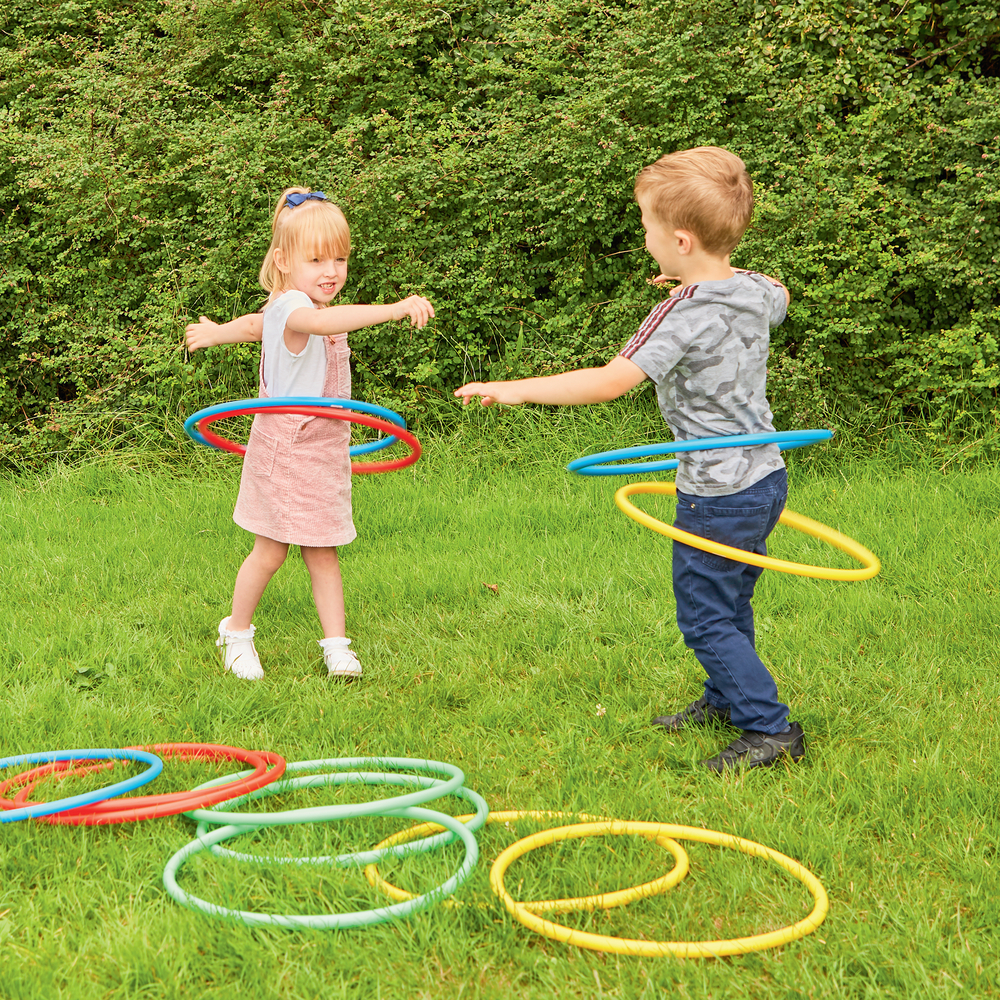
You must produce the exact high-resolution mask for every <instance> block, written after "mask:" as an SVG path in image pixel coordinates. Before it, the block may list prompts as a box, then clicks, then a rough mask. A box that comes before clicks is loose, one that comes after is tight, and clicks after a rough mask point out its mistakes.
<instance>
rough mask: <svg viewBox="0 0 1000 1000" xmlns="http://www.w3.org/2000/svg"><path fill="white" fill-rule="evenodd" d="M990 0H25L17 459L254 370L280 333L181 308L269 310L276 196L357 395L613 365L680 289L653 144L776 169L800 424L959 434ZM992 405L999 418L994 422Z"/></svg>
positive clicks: (752, 252)
mask: <svg viewBox="0 0 1000 1000" xmlns="http://www.w3.org/2000/svg"><path fill="white" fill-rule="evenodd" d="M994 7H995V5H994V3H993V2H992V0H974V2H971V3H969V2H966V3H959V2H958V0H949V2H947V3H923V4H917V5H911V4H910V3H904V4H903V5H895V4H876V3H868V2H865V0H859V2H854V3H849V2H842V0H833V2H813V0H809V2H788V3H751V2H748V0H738V2H736V3H734V4H729V5H718V4H712V5H708V4H703V3H701V2H698V0H678V2H676V3H671V4H664V3H657V2H653V0H648V2H647V0H636V2H629V0H612V2H608V3H604V4H595V3H592V2H588V0H553V2H549V3H545V4H542V3H537V2H536V3H530V2H508V3H502V2H497V3H492V4H490V3H465V4H450V5H436V4H432V3H421V2H416V0H403V2H400V0H393V2H389V3H387V2H385V0H381V2H376V0H370V2H366V0H324V2H322V3H319V2H315V0H295V2H293V0H186V2H181V0H135V2H133V3H126V2H115V0H79V2H65V3H59V2H55V0H7V2H6V4H5V5H4V8H3V10H2V11H0V220H2V230H0V232H2V243H0V321H2V322H3V325H4V328H5V330H6V336H5V337H4V338H3V342H2V346H0V368H2V384H0V456H3V457H4V458H5V459H6V460H7V461H8V462H16V463H18V464H27V463H32V462H35V461H40V460H44V458H45V456H47V455H51V454H52V453H54V452H60V451H61V452H78V451H84V450H86V449H89V448H93V447H95V446H99V445H102V446H103V445H106V444H108V443H110V442H115V441H126V442H133V443H134V442H135V441H137V440H143V441H151V442H156V443H161V444H162V443H164V442H165V441H167V440H169V439H170V438H171V437H173V438H175V439H176V436H177V434H178V430H179V425H178V419H179V418H180V417H183V416H184V415H186V414H187V413H189V412H191V411H192V410H193V409H196V408H198V407H200V406H202V405H206V404H208V403H209V402H215V401H219V400H221V399H226V398H230V397H231V396H232V395H234V394H245V393H247V392H253V391H254V390H253V385H254V381H255V367H254V366H255V362H254V356H255V351H254V350H253V349H252V348H249V347H241V348H227V349H222V348H220V349H214V350H212V351H209V352H207V353H202V354H199V355H196V356H194V357H191V358H188V357H187V356H186V354H185V352H184V350H183V346H182V335H183V327H184V324H185V323H186V322H187V321H188V320H189V319H191V318H192V317H195V316H197V314H198V313H200V312H206V313H208V314H209V315H212V316H215V317H218V318H228V317H230V316H231V315H233V314H236V313H240V312H243V311H247V310H250V309H254V308H257V307H258V306H259V304H260V302H261V295H260V291H259V289H258V288H257V287H256V273H257V269H258V267H259V263H260V259H261V257H262V255H263V252H264V249H265V248H266V245H267V239H268V229H269V223H268V220H269V216H270V212H271V209H272V206H273V202H274V198H275V197H276V194H277V193H278V192H280V190H281V189H282V188H283V187H285V186H288V185H290V184H308V185H310V186H312V187H315V188H322V189H324V190H325V191H326V192H327V193H328V194H330V195H331V196H332V197H334V198H336V199H337V200H338V201H339V202H340V203H341V204H342V205H343V207H344V209H345V211H346V213H347V215H348V219H349V220H350V222H351V225H352V231H353V235H354V239H355V245H356V250H355V253H354V255H353V256H352V259H351V270H350V275H349V281H348V289H347V293H346V295H347V300H350V299H354V300H356V301H368V302H373V301H383V300H387V299H392V298H397V297H400V296H403V295H407V294H410V293H413V292H420V293H422V294H425V295H428V296H429V297H430V298H431V299H432V300H433V301H434V303H435V306H436V308H437V311H438V319H437V321H436V322H435V323H434V324H433V325H432V326H431V327H429V328H427V329H426V330H425V331H422V332H414V331H411V330H410V329H409V328H408V327H405V326H404V325H386V326H382V327H376V328H372V329H370V330H365V331H360V332H358V333H357V334H355V335H353V336H352V344H353V347H354V351H355V386H356V391H355V395H357V396H361V397H367V398H372V399H378V400H381V401H383V402H388V403H389V404H390V405H395V406H397V407H399V408H402V409H403V410H404V411H405V412H406V413H407V414H408V415H410V416H413V415H415V414H418V413H419V411H420V410H421V407H422V406H426V404H427V402H428V400H431V399H438V398H446V393H447V391H448V389H449V388H452V387H454V386H455V385H457V384H459V383H460V382H461V381H463V380H466V379H467V378H470V377H473V376H480V375H484V376H485V375H489V374H490V373H493V374H494V375H496V374H506V373H508V372H518V373H519V372H546V371H554V370H558V369H560V368H562V367H564V366H566V365H567V364H580V363H583V364H598V363H602V362H603V361H604V360H606V359H608V358H609V357H610V356H612V355H613V353H614V351H615V349H616V348H617V346H618V345H620V344H621V343H622V342H624V341H625V340H626V339H627V338H628V337H629V336H630V335H631V333H632V332H633V331H634V329H635V327H636V325H637V323H638V322H639V321H640V320H641V318H642V316H643V315H644V314H645V312H646V311H647V310H648V309H649V308H650V307H651V306H652V304H653V303H654V301H655V300H656V298H657V297H658V296H659V295H661V294H662V292H660V291H657V290H654V289H652V288H651V287H650V286H649V285H648V283H647V280H646V279H647V278H648V277H649V276H650V275H651V274H652V273H653V271H654V265H653V263H652V261H651V259H650V258H649V257H648V255H647V254H646V253H645V250H644V249H643V241H642V233H641V226H640V224H639V213H638V210H637V208H636V207H635V205H634V203H633V202H632V198H631V189H632V181H633V179H634V176H635V173H636V172H637V171H638V169H639V168H640V167H642V166H643V165H644V164H646V163H648V162H649V161H651V160H652V159H654V158H655V157H657V156H658V155H660V154H661V153H662V152H664V151H669V150H672V149H676V148H681V147H686V146H692V145H697V144H702V143H713V144H718V145H723V146H726V147H727V148H729V149H732V150H733V151H735V152H737V153H739V154H740V155H741V156H743V157H744V159H745V160H746V161H747V163H748V165H749V167H750V170H751V173H752V175H753V176H754V178H755V182H756V184H757V189H758V212H757V216H756V220H755V224H754V227H753V228H752V230H751V231H750V232H749V233H748V234H747V236H746V238H745V240H744V242H743V243H742V244H741V246H740V247H739V248H738V250H737V253H736V255H735V257H734V263H738V264H740V265H743V266H750V267H758V268H761V269H764V270H767V271H768V272H769V273H772V274H775V275H777V276H779V277H781V278H782V279H783V280H784V281H785V282H786V283H787V284H788V285H789V287H790V288H791V290H792V294H793V304H792V308H791V310H790V314H789V319H788V321H787V322H786V323H785V324H784V325H783V326H782V327H781V328H780V329H779V331H777V336H776V339H775V350H774V355H773V361H772V376H771V388H770V395H771V397H772V401H773V404H774V408H775V410H776V414H777V417H778V419H779V421H780V422H781V425H782V426H801V425H808V424H812V423H816V422H822V421H823V420H825V419H830V414H831V411H835V412H836V413H837V414H839V415H841V417H842V418H849V417H850V415H851V413H852V412H854V411H866V412H872V411H877V412H878V413H880V414H881V415H882V418H883V420H884V421H888V420H895V419H898V418H900V417H904V416H905V417H910V418H912V417H913V416H914V415H917V416H920V415H923V418H924V419H925V421H926V423H927V426H928V427H929V428H931V430H932V431H934V430H937V431H940V432H942V433H944V432H947V431H949V430H952V429H954V426H955V421H956V419H958V418H959V416H960V415H961V414H962V413H963V412H964V413H971V414H973V416H972V417H966V419H981V417H982V414H988V413H989V412H990V411H991V410H993V408H994V407H995V405H996V404H995V399H996V390H997V386H998V384H1000V368H998V348H997V341H998V339H1000V295H998V290H997V284H996V281H997V274H998V267H997V256H998V249H1000V210H998V199H1000V184H998V168H997V157H998V155H1000V148H998V147H1000V138H998V137H1000V84H998V71H1000V59H998V54H997V39H998V37H1000V27H998V19H997V14H996V11H995V9H994ZM977 415H978V416H977Z"/></svg>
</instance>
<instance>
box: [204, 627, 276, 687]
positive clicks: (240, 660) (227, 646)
mask: <svg viewBox="0 0 1000 1000" xmlns="http://www.w3.org/2000/svg"><path fill="white" fill-rule="evenodd" d="M228 624H229V619H228V618H223V619H222V621H221V622H219V638H218V639H216V641H215V644H216V646H221V647H222V651H223V654H224V656H225V658H226V670H231V671H232V672H233V673H234V674H236V676H237V677H239V678H241V679H242V680H245V681H259V680H260V679H261V677H263V676H264V669H263V667H261V665H260V657H259V656H258V655H257V650H256V648H255V647H254V644H253V634H254V632H255V631H256V629H255V628H254V626H253V625H251V626H250V628H248V629H245V630H244V631H242V632H230V631H229V629H228V628H226V626H227V625H228Z"/></svg>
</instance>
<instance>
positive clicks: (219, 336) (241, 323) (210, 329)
mask: <svg viewBox="0 0 1000 1000" xmlns="http://www.w3.org/2000/svg"><path fill="white" fill-rule="evenodd" d="M184 334H185V336H186V337H187V346H188V350H189V351H197V350H198V349H199V348H201V347H217V346H218V345H219V344H248V343H258V342H259V341H260V339H261V337H262V336H263V335H264V317H263V315H262V314H261V313H248V314H247V315H246V316H238V317H237V318H236V319H232V320H230V321H229V322H228V323H214V322H213V321H212V320H210V319H209V318H208V317H207V316H199V317H198V322H197V323H188V325H187V327H186V328H185V330H184Z"/></svg>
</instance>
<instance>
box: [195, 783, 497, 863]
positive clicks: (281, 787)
mask: <svg viewBox="0 0 1000 1000" xmlns="http://www.w3.org/2000/svg"><path fill="white" fill-rule="evenodd" d="M317 777H319V778H323V779H325V780H324V782H323V783H324V784H328V785H343V784H354V783H357V782H361V783H364V784H366V785H374V784H392V785H419V786H420V787H421V788H432V787H440V786H443V785H444V784H445V783H444V782H443V781H439V780H438V779H437V778H428V777H424V776H423V775H418V774H385V773H383V772H377V773H373V772H371V771H352V772H351V773H349V774H323V775H310V776H309V777H306V778H293V779H292V780H291V781H280V782H275V783H274V784H272V785H268V786H265V787H268V788H272V789H273V791H272V792H271V794H272V795H277V794H278V793H280V792H283V791H290V790H291V789H294V788H302V787H313V786H315V785H316V781H315V779H316V778H317ZM224 779H225V780H226V781H232V780H233V776H232V775H225V776H224ZM218 781H219V779H213V780H212V781H211V782H207V783H206V785H202V786H201V788H204V787H207V786H208V785H215V784H217V783H218ZM201 788H199V789H198V790H199V791H200V790H201ZM451 794H452V795H454V796H457V797H458V798H462V799H465V800H466V801H467V802H471V803H472V805H474V806H475V807H476V814H475V816H473V817H472V818H471V819H470V820H469V822H468V824H467V825H466V829H468V830H472V831H476V830H478V829H479V828H480V827H481V826H483V824H484V823H485V822H486V819H487V817H488V816H489V812H490V810H489V806H488V805H487V804H486V800H485V799H484V798H483V797H482V796H481V795H478V794H477V793H476V792H474V791H472V790H471V789H469V788H465V787H464V786H460V787H459V788H456V789H454V790H453V791H452V792H451ZM386 801H388V802H389V803H392V802H393V801H394V800H393V799H388V800H386ZM263 815H265V816H270V815H275V814H273V813H264V814H263ZM379 815H382V816H397V815H402V813H399V812H398V811H397V810H396V809H389V810H387V811H385V812H382V813H379ZM269 825H270V824H268V823H262V824H261V825H260V826H255V827H253V828H252V829H255V830H257V829H260V828H261V827H263V826H269ZM207 832H208V823H206V822H205V821H204V820H202V821H201V822H200V823H199V824H198V830H197V833H196V836H197V837H199V838H201V839H204V837H205V834H206V833H207ZM456 839H457V838H456V835H455V834H454V833H452V832H451V831H450V830H446V831H445V832H444V833H439V834H437V835H436V836H434V837H426V838H425V839H423V840H418V841H415V842H413V843H408V844H399V845H396V846H393V847H383V848H381V849H380V850H371V851H358V852H356V853H353V854H337V855H320V856H316V857H311V858H277V857H266V856H264V855H260V854H243V853H241V852H238V851H230V850H229V849H228V848H226V847H220V846H219V845H218V844H213V845H212V847H211V851H212V853H213V854H214V855H215V856H216V857H218V858H232V859H233V860H235V861H256V862H260V863H264V862H267V863H270V864H278V865H329V864H335V865H340V866H341V867H342V868H346V867H347V866H348V865H358V866H360V865H370V864H374V863H375V862H377V861H378V860H379V859H381V858H385V857H395V858H405V857H407V856H408V855H411V854H422V853H423V852H424V851H431V850H434V849H435V848H437V847H443V846H444V845H445V844H451V843H453V842H454V841H455V840H456Z"/></svg>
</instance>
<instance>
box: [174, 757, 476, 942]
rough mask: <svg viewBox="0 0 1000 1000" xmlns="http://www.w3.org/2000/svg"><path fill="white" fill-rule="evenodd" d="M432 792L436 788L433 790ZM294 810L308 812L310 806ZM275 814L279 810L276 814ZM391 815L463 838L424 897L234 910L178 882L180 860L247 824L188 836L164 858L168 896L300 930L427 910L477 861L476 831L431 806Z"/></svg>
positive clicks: (243, 919)
mask: <svg viewBox="0 0 1000 1000" xmlns="http://www.w3.org/2000/svg"><path fill="white" fill-rule="evenodd" d="M383 759H385V758H383ZM432 791H435V790H433V789H432ZM390 801H392V800H390ZM199 811H200V810H199ZM298 811H300V812H308V811H309V810H298ZM273 815H281V814H280V813H275V814H273ZM392 815H393V816H401V817H404V818H407V819H419V820H425V821H429V822H432V823H437V824H439V825H440V826H443V827H445V828H446V829H448V830H450V831H451V832H452V833H455V834H457V835H458V836H459V837H460V838H461V840H462V843H463V844H464V845H465V858H464V859H463V861H462V864H461V866H460V867H459V869H458V871H457V872H456V873H455V874H454V875H452V877H451V878H450V879H448V881H447V882H444V883H443V884H441V885H440V886H438V887H437V888H436V889H432V890H431V891H430V892H425V893H424V894H423V895H422V896H417V897H415V898H414V899H411V900H408V901H407V902H405V903H396V904H395V905H393V906H383V907H379V908H378V909H374V910H355V911H353V912H351V913H326V914H322V915H319V914H315V915H310V914H289V915H283V914H280V913H255V912H253V911H252V910H232V909H229V908H227V907H225V906H217V905H216V904H215V903H209V902H208V901H207V900H204V899H200V898H199V897H197V896H192V895H191V894H190V893H187V892H185V891H184V890H183V889H182V888H181V887H180V886H179V885H178V884H177V872H178V871H179V870H180V867H181V865H183V864H184V862H185V861H186V860H187V859H188V858H189V857H191V856H192V855H193V854H198V853H200V852H201V851H204V850H207V849H208V848H210V847H212V846H213V845H214V844H218V843H220V842H222V841H224V840H229V839H230V838H232V837H238V836H240V835H241V834H244V833H249V832H251V831H250V830H248V829H247V827H246V825H240V826H235V825H229V826H223V827H221V828H220V829H218V830H213V831H212V832H211V833H209V834H206V835H205V836H204V837H200V838H199V839H197V840H193V841H191V843H190V844H188V845H187V846H185V847H182V848H181V849H180V850H179V851H178V852H177V853H176V854H175V855H174V856H173V857H172V858H171V859H170V860H169V861H168V862H167V867H166V869H164V872H163V885H164V888H165V889H166V890H167V893H168V895H169V896H170V897H171V898H172V899H174V900H176V902H178V903H180V904H181V906H186V907H188V908H189V909H192V910H199V911H201V912H202V913H205V914H207V915H208V916H210V917H221V918H223V919H227V920H236V921H238V922H240V923H243V924H246V925H247V926H250V927H255V926H270V927H285V928H288V929H290V930H299V929H303V928H306V929H311V930H336V929H349V928H352V927H367V926H369V925H371V924H381V923H385V922H386V921H388V920H399V919H402V918H403V917H408V916H410V914H412V913H416V912H418V911H420V910H425V909H427V908H428V907H429V906H432V905H433V904H434V903H436V902H437V901H438V900H440V899H443V898H444V897H446V896H449V895H451V893H453V892H454V891H455V889H457V888H458V887H459V886H460V885H461V884H462V883H463V882H464V881H465V880H466V879H467V878H468V877H469V875H470V874H471V873H472V871H473V869H474V868H475V867H476V862H477V861H478V860H479V845H478V844H477V843H476V838H475V836H474V835H473V833H472V832H471V831H470V830H468V829H467V828H466V826H465V824H463V823H461V822H459V821H458V820H457V819H455V818H454V817H453V816H449V815H448V814H447V813H439V812H436V811H435V810H433V809H419V808H415V807H412V806H411V807H409V808H402V809H393V810H392ZM283 822H285V823H287V822H289V821H288V820H284V821H283Z"/></svg>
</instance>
